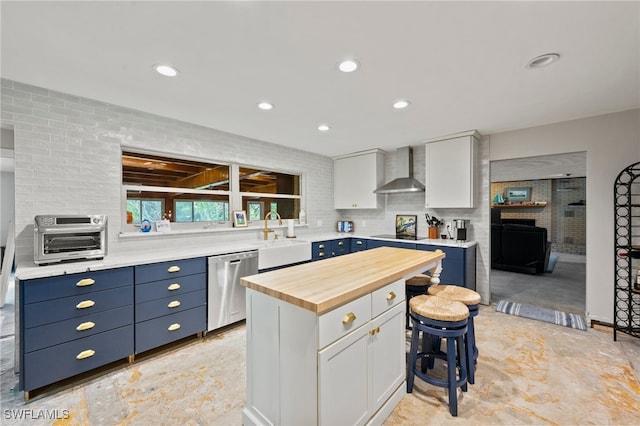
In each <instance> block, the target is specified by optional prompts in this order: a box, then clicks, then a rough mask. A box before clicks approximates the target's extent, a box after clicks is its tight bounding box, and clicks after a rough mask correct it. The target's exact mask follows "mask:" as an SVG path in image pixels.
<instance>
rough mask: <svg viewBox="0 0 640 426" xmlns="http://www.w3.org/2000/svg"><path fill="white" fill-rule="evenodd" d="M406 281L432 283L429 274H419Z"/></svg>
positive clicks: (409, 282)
mask: <svg viewBox="0 0 640 426" xmlns="http://www.w3.org/2000/svg"><path fill="white" fill-rule="evenodd" d="M404 283H405V284H406V285H429V284H431V277H430V276H429V275H427V274H418V275H414V276H413V277H411V278H409V279H408V280H406V281H405V282H404Z"/></svg>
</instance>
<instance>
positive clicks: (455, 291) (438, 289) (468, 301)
mask: <svg viewBox="0 0 640 426" xmlns="http://www.w3.org/2000/svg"><path fill="white" fill-rule="evenodd" d="M427 291H428V292H429V294H430V295H432V296H438V297H444V298H447V299H451V300H456V301H458V302H462V303H464V304H465V305H467V306H468V305H477V304H478V303H480V295H479V294H478V293H477V292H475V291H473V290H471V289H468V288H464V287H460V286H457V285H432V286H431V287H429V289H428V290H427Z"/></svg>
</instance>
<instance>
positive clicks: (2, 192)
mask: <svg viewBox="0 0 640 426" xmlns="http://www.w3.org/2000/svg"><path fill="white" fill-rule="evenodd" d="M13 181H14V179H13V172H1V173H0V246H2V247H5V246H6V245H7V234H8V232H9V221H10V220H13V208H14V205H15V199H14V195H13V194H14V190H13ZM1 260H2V259H0V261H1Z"/></svg>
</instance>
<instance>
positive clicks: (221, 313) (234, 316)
mask: <svg viewBox="0 0 640 426" xmlns="http://www.w3.org/2000/svg"><path fill="white" fill-rule="evenodd" d="M208 261H209V262H208V263H209V270H208V274H209V277H208V297H207V303H208V306H207V331H211V330H215V329H216V328H220V327H223V326H225V325H227V324H231V323H234V322H237V321H241V320H243V319H245V318H246V316H247V313H246V306H245V288H244V287H242V286H241V285H240V278H242V277H246V276H248V275H254V274H257V273H258V251H257V250H253V251H245V252H240V253H231V254H224V255H219V256H211V257H209V259H208Z"/></svg>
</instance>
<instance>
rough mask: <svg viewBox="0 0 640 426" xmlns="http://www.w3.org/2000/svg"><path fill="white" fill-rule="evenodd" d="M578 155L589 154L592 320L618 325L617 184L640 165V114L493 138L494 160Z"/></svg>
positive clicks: (589, 304)
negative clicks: (615, 316)
mask: <svg viewBox="0 0 640 426" xmlns="http://www.w3.org/2000/svg"><path fill="white" fill-rule="evenodd" d="M577 151H586V152H587V256H586V257H587V265H586V266H587V283H586V285H587V289H586V291H587V294H586V302H587V317H588V318H589V319H595V320H599V321H604V322H608V323H612V322H613V277H614V265H613V259H614V257H613V245H614V241H613V183H614V181H615V179H616V176H617V175H618V173H619V172H620V170H622V169H623V168H625V167H626V166H628V165H630V164H632V163H635V162H638V161H640V110H631V111H625V112H620V113H615V114H606V115H601V116H596V117H591V118H586V119H580V120H572V121H566V122H562V123H556V124H550V125H546V126H538V127H532V128H528V129H521V130H515V131H511V132H505V133H498V134H494V135H491V136H490V160H492V161H493V160H505V159H511V158H522V157H531V156H537V155H549V154H559V153H566V152H577ZM482 196H483V197H485V198H487V197H489V196H490V194H489V193H486V194H482Z"/></svg>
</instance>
